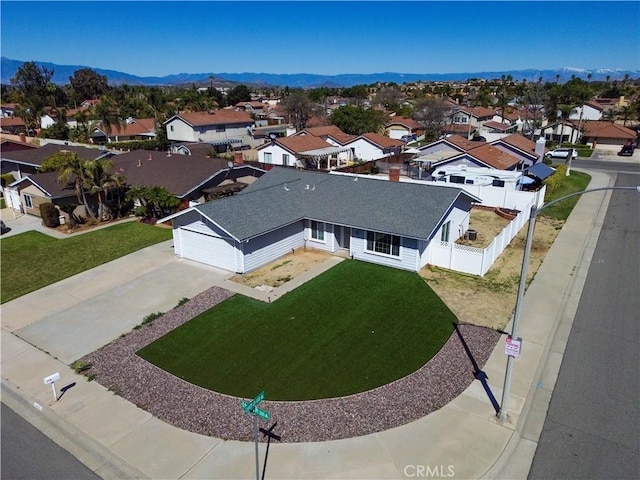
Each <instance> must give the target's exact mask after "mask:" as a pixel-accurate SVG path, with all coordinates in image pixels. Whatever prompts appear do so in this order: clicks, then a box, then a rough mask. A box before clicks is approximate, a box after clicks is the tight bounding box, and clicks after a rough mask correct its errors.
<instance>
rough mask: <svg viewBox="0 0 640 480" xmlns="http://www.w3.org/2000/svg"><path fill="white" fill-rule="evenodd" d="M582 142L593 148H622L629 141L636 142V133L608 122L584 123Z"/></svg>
mask: <svg viewBox="0 0 640 480" xmlns="http://www.w3.org/2000/svg"><path fill="white" fill-rule="evenodd" d="M582 140H583V141H584V142H586V143H591V144H593V145H594V147H595V146H598V145H599V146H603V145H610V146H616V147H617V146H622V145H625V144H626V143H627V142H628V141H629V140H631V141H632V142H635V141H637V140H638V135H637V134H636V132H634V131H633V130H631V129H630V128H627V127H623V126H622V125H618V124H617V123H610V122H586V123H585V124H584V135H583V136H582Z"/></svg>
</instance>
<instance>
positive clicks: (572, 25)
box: [0, 0, 640, 76]
mask: <svg viewBox="0 0 640 480" xmlns="http://www.w3.org/2000/svg"><path fill="white" fill-rule="evenodd" d="M0 8H1V25H0V26H1V34H0V40H1V43H0V51H1V54H2V56H5V57H8V58H11V59H15V60H23V61H31V60H35V61H46V62H53V63H56V64H61V65H85V66H90V67H93V68H103V69H112V70H119V71H123V72H126V73H130V74H134V75H140V76H164V75H168V74H174V73H209V72H211V73H222V72H230V73H241V72H260V73H263V72H264V73H314V74H325V75H336V74H344V73H379V72H401V73H459V72H464V73H467V72H480V71H504V70H521V69H525V68H534V69H546V68H558V67H574V68H585V69H596V68H620V69H632V70H640V2H638V1H623V2H578V1H569V2H546V1H538V2H509V1H497V2H485V1H475V2H458V1H446V2H421V1H408V2H401V1H394V2H391V1H377V2H364V1H350V2H349V1H337V2H320V1H304V2H295V1H276V2H273V1H262V2H248V1H235V2H216V1H195V2H178V1H160V2H152V1H137V2H133V1H116V2H103V1H100V2H84V1H72V2H58V1H43V2H27V1H7V0H2V2H1V6H0Z"/></svg>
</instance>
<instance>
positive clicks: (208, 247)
mask: <svg viewBox="0 0 640 480" xmlns="http://www.w3.org/2000/svg"><path fill="white" fill-rule="evenodd" d="M193 227H196V225H193V224H192V225H189V228H186V227H181V228H179V229H178V235H179V237H180V242H179V243H180V246H181V251H180V256H182V257H183V258H188V259H189V260H194V261H196V262H200V263H204V264H206V265H211V266H213V267H217V268H222V269H224V270H229V271H231V272H235V271H236V249H235V247H234V241H233V240H232V239H230V238H222V237H219V236H217V235H215V234H214V233H213V232H212V231H211V230H208V231H202V230H201V229H200V228H197V227H196V228H193Z"/></svg>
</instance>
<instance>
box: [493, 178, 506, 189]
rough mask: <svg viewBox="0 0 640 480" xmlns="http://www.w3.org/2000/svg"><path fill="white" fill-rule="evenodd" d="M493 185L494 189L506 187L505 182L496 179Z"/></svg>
mask: <svg viewBox="0 0 640 480" xmlns="http://www.w3.org/2000/svg"><path fill="white" fill-rule="evenodd" d="M491 185H493V186H494V187H504V180H498V179H494V180H493V182H492V183H491Z"/></svg>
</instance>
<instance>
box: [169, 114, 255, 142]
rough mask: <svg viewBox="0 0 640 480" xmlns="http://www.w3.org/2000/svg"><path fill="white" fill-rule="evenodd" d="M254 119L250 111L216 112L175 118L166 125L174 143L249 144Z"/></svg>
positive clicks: (183, 115)
mask: <svg viewBox="0 0 640 480" xmlns="http://www.w3.org/2000/svg"><path fill="white" fill-rule="evenodd" d="M254 123H255V122H254V120H253V118H251V115H249V114H248V113H247V112H244V111H236V110H229V109H224V110H217V111H216V112H214V113H206V112H194V113H181V114H179V115H174V116H173V117H171V118H170V119H168V120H167V121H165V122H164V125H165V127H166V130H167V139H168V140H169V141H172V142H206V143H210V144H211V145H223V144H224V145H234V144H247V145H248V144H250V141H251V133H250V130H251V128H252V127H253V126H254Z"/></svg>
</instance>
